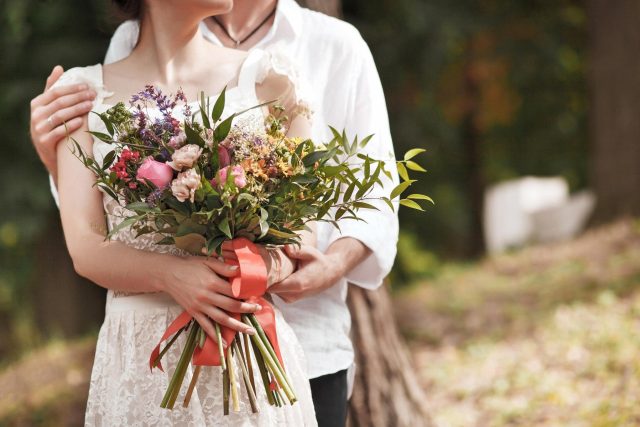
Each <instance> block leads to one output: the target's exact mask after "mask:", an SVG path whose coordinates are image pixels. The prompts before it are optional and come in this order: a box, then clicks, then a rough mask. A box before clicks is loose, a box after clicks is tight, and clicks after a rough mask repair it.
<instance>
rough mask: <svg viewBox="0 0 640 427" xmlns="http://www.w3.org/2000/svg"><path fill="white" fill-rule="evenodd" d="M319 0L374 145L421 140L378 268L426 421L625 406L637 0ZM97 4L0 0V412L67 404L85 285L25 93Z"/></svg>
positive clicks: (633, 293)
mask: <svg viewBox="0 0 640 427" xmlns="http://www.w3.org/2000/svg"><path fill="white" fill-rule="evenodd" d="M315 3H324V2H322V1H320V2H318V1H316V2H315ZM327 5H329V6H327ZM324 7H330V8H334V10H338V11H340V14H341V16H342V18H343V19H345V20H346V21H348V22H350V23H352V24H353V25H355V26H356V27H357V28H358V29H359V30H360V32H361V33H362V35H363V37H364V39H365V40H366V41H367V42H368V44H369V46H370V48H371V50H372V52H373V56H374V58H375V60H376V63H377V66H378V70H379V73H380V77H381V79H382V83H383V86H384V90H385V94H386V97H387V105H388V108H389V113H390V119H391V129H392V134H393V137H394V144H395V146H396V152H397V153H404V151H406V150H407V149H408V148H411V147H423V148H426V149H427V152H426V154H423V155H421V156H422V158H421V163H422V164H424V165H426V167H427V169H428V173H426V174H423V175H420V176H419V177H418V178H419V179H420V181H419V183H417V184H416V186H419V187H420V188H416V190H417V191H416V192H421V193H425V194H429V195H430V196H432V197H433V199H434V200H435V201H436V204H435V206H430V207H429V208H428V209H427V212H426V213H415V212H408V211H406V210H405V211H401V213H400V216H401V229H402V232H401V239H400V243H399V253H398V258H397V260H396V265H395V268H394V270H393V273H392V275H391V277H390V280H389V283H390V286H391V291H392V299H393V306H394V308H395V312H396V320H397V322H398V325H399V328H400V331H401V333H402V335H403V337H404V338H405V339H406V340H407V342H408V345H409V349H410V352H411V355H412V357H413V361H414V362H415V366H413V367H412V368H411V369H413V370H415V373H416V377H417V378H418V379H419V381H420V384H421V387H422V388H423V389H424V391H425V392H426V396H427V402H428V405H429V407H430V408H431V409H430V413H431V417H432V418H433V421H434V422H435V423H436V424H437V425H443V426H476V425H477V426H489V425H491V426H500V425H505V426H506V425H524V426H532V425H545V426H546V425H554V426H555V425H558V426H570V425H576V426H583V425H589V426H591V425H593V426H623V425H629V426H631V425H640V408H639V407H638V406H637V404H636V402H637V401H638V398H640V375H639V374H640V372H638V371H639V369H640V362H639V361H638V357H637V354H638V350H639V349H640V329H639V328H638V325H639V322H640V292H639V290H638V285H640V222H639V221H638V219H637V215H640V191H639V190H640V141H639V138H640V55H638V52H640V2H638V1H637V0H618V1H615V2H607V1H605V0H556V1H546V0H527V1H525V0H513V1H510V2H502V1H495V0H481V1H479V0H476V1H466V0H458V1H446V0H394V1H389V0H368V1H364V0H343V1H342V2H336V1H327V2H326V4H325V5H324ZM110 10H111V9H110V7H109V2H108V1H105V0H82V1H81V0H74V1H71V0H67V1H64V2H53V1H41V0H39V1H36V0H2V1H0V13H1V15H0V20H1V21H0V22H1V24H2V25H0V52H1V54H0V94H2V95H1V96H0V125H1V127H2V130H3V138H2V141H1V142H0V164H1V165H2V166H1V167H0V190H1V191H0V325H1V326H0V389H1V390H3V392H2V393H0V426H1V425H14V424H15V425H32V424H34V425H35V424H37V425H57V424H56V423H57V422H61V423H62V421H60V420H65V421H64V424H74V423H79V422H81V420H82V414H83V411H84V401H83V399H84V398H85V397H86V396H85V395H84V393H85V392H86V381H87V379H88V377H87V375H88V369H89V368H90V366H91V361H92V350H93V347H92V346H93V344H94V342H95V334H96V332H97V329H98V328H99V325H100V322H101V320H102V317H103V315H104V312H103V304H104V291H103V290H102V289H101V288H98V287H97V286H95V285H92V284H90V283H88V282H85V281H83V280H81V279H79V278H78V277H77V276H76V275H75V273H74V272H73V269H72V268H71V266H70V264H69V261H68V256H67V253H66V248H65V246H64V242H63V237H62V234H61V229H60V223H59V218H58V215H57V210H56V208H55V205H54V203H53V200H52V198H51V197H50V194H49V187H48V182H47V176H46V173H45V170H44V168H43V166H42V165H41V164H40V162H39V160H38V158H37V156H36V154H35V151H34V149H33V147H32V145H31V143H30V139H29V132H28V128H29V101H30V100H31V98H33V97H34V96H36V95H37V94H39V93H40V92H41V91H42V89H43V86H44V80H45V78H46V76H47V75H48V74H49V73H50V71H51V68H52V67H53V66H54V65H56V64H61V65H63V66H64V67H65V68H67V67H72V66H76V65H87V64H94V63H97V62H101V61H102V59H103V57H104V53H105V51H106V48H107V46H108V42H109V39H110V36H111V34H112V32H113V30H114V29H115V27H116V26H117V20H116V19H115V18H114V17H113V14H112V13H111V12H110ZM7 387H12V390H10V391H11V392H12V393H9V394H7V396H9V395H11V398H10V399H3V398H2V396H1V394H3V393H4V392H5V391H6V390H7ZM60 402H64V404H60ZM63 412H64V414H65V415H64V416H63V415H61V414H62V413H63ZM69 414H71V415H69ZM74 414H75V415H74ZM56 420H58V421H56Z"/></svg>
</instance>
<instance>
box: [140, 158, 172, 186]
mask: <svg viewBox="0 0 640 427" xmlns="http://www.w3.org/2000/svg"><path fill="white" fill-rule="evenodd" d="M137 178H138V181H142V182H144V180H145V179H148V180H149V181H151V182H153V185H155V186H156V187H158V188H164V187H166V186H167V185H169V183H170V182H171V179H172V178H173V169H171V166H169V165H168V164H166V163H162V162H158V161H156V160H153V158H152V157H147V158H146V159H144V161H143V162H142V164H141V165H140V168H138V173H137Z"/></svg>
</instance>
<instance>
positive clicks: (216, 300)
mask: <svg viewBox="0 0 640 427" xmlns="http://www.w3.org/2000/svg"><path fill="white" fill-rule="evenodd" d="M198 300H199V301H200V302H202V303H206V304H211V305H214V306H216V307H219V308H222V309H223V310H226V311H229V312H231V313H255V312H256V311H259V310H261V309H262V306H261V305H260V304H254V303H251V302H246V301H240V300H237V299H235V298H231V297H228V296H226V295H222V294H218V293H215V292H211V293H209V294H207V295H205V296H203V297H200V298H198Z"/></svg>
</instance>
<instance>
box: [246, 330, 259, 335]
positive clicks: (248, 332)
mask: <svg viewBox="0 0 640 427" xmlns="http://www.w3.org/2000/svg"><path fill="white" fill-rule="evenodd" d="M245 333H246V334H249V335H255V334H256V330H255V329H253V328H247V329H246V332H245Z"/></svg>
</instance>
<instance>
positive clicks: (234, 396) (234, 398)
mask: <svg viewBox="0 0 640 427" xmlns="http://www.w3.org/2000/svg"><path fill="white" fill-rule="evenodd" d="M232 357H233V353H232V347H231V346H229V347H227V367H228V369H229V382H230V383H231V403H232V404H233V411H234V412H238V411H240V402H239V400H238V386H237V381H236V372H235V369H234V367H233V359H232Z"/></svg>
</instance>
